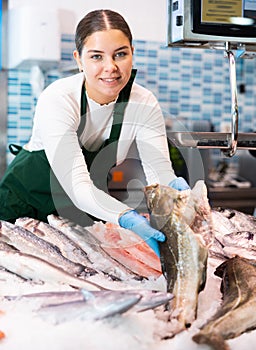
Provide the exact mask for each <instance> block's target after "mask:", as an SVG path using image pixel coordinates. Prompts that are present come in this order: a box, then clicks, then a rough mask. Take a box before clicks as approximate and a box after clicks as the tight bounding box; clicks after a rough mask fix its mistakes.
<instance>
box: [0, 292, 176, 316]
mask: <svg viewBox="0 0 256 350" xmlns="http://www.w3.org/2000/svg"><path fill="white" fill-rule="evenodd" d="M110 293H113V297H114V296H115V295H117V296H119V295H120V293H122V295H123V294H124V293H125V294H127V295H130V294H131V295H135V294H136V295H140V300H139V301H138V303H136V305H134V306H133V307H132V311H135V312H143V311H146V310H150V309H155V308H157V307H158V306H160V305H164V304H166V303H167V302H169V301H171V300H172V299H173V295H172V294H171V293H166V292H160V291H155V290H147V289H131V290H125V291H124V290H122V291H111V292H110V291H104V290H100V291H90V292H88V290H85V289H79V290H74V291H52V292H37V293H29V294H24V295H17V296H15V295H9V296H8V295H6V296H4V298H5V299H7V300H10V301H13V300H22V299H28V300H29V299H33V300H37V302H36V305H38V306H39V307H43V308H45V307H50V306H51V305H57V304H65V303H72V302H82V301H84V302H86V301H87V300H88V299H89V300H91V299H92V297H94V298H95V300H97V299H96V298H104V296H109V295H110Z"/></svg>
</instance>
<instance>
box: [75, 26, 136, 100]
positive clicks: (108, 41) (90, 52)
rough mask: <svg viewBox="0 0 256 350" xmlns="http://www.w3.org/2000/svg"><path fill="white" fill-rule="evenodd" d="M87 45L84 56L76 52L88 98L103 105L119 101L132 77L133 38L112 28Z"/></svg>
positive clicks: (91, 38)
mask: <svg viewBox="0 0 256 350" xmlns="http://www.w3.org/2000/svg"><path fill="white" fill-rule="evenodd" d="M84 42H85V43H84V47H83V50H82V53H81V56H80V55H79V52H78V51H77V50H76V51H74V57H75V59H76V62H77V64H78V67H79V69H80V71H82V72H83V73H84V75H85V86H86V91H87V94H88V96H89V97H90V98H91V99H93V100H94V101H95V102H97V103H99V104H101V105H102V104H107V103H110V102H112V101H115V100H116V98H117V96H118V94H119V92H120V91H121V90H122V88H123V87H124V86H125V85H126V84H127V83H128V80H129V78H130V75H131V69H132V54H133V47H132V46H131V44H130V42H129V39H128V38H127V37H126V35H125V34H124V33H123V32H122V31H121V30H118V29H108V30H105V31H102V32H95V33H93V34H91V35H90V36H89V37H88V38H86V39H85V40H84Z"/></svg>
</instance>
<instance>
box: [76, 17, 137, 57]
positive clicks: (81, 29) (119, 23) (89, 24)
mask: <svg viewBox="0 0 256 350" xmlns="http://www.w3.org/2000/svg"><path fill="white" fill-rule="evenodd" d="M108 29H118V30H121V31H122V32H123V33H124V35H125V36H126V37H127V38H128V39H129V42H130V44H131V45H132V33H131V31H130V28H129V26H128V24H127V22H126V21H125V19H124V18H123V17H122V16H121V15H120V14H119V13H117V12H115V11H112V10H94V11H91V12H89V13H88V14H87V15H86V16H85V17H83V18H82V19H81V21H80V22H79V23H78V25H77V28H76V33H75V43H76V49H77V51H78V53H79V55H81V53H82V50H83V46H84V43H85V40H86V38H87V37H88V36H90V35H92V34H93V33H95V32H99V31H104V30H108Z"/></svg>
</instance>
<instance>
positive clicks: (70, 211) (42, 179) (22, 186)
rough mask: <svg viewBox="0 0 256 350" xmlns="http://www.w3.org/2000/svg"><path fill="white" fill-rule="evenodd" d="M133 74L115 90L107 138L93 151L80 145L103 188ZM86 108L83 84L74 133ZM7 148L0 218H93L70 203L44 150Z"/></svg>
mask: <svg viewBox="0 0 256 350" xmlns="http://www.w3.org/2000/svg"><path fill="white" fill-rule="evenodd" d="M135 75H136V70H132V74H131V77H130V80H129V82H128V83H127V84H126V86H125V87H124V88H123V89H122V90H121V92H120V94H119V97H118V99H117V102H116V104H115V107H114V114H113V124H112V128H111V132H110V137H109V139H107V140H105V141H104V143H103V144H102V145H101V147H100V148H99V149H98V150H97V151H95V152H90V151H88V150H86V149H85V148H84V147H83V145H81V148H82V151H83V155H84V158H85V162H86V164H87V166H88V169H89V170H90V177H91V179H92V180H93V182H94V183H95V185H96V186H97V187H98V188H100V189H102V190H104V191H107V177H108V173H109V170H110V169H111V168H112V167H113V166H114V165H115V163H116V152H117V143H118V139H119V136H120V132H121V127H122V121H123V116H124V111H125V108H126V106H127V102H128V100H129V97H130V92H131V87H132V84H133V81H134V78H135ZM86 108H87V100H86V94H85V89H84V88H83V89H82V94H81V122H80V125H79V128H78V131H77V133H78V137H79V136H80V135H81V133H82V131H83V130H84V127H85V122H86V120H85V119H86V118H85V116H86ZM9 148H10V151H11V152H12V153H13V154H15V155H16V157H15V158H14V159H13V161H12V162H11V164H10V165H9V166H8V168H7V170H6V173H5V175H4V176H3V178H2V180H1V182H0V219H1V220H6V221H10V222H14V221H15V220H16V219H17V218H19V217H24V216H28V217H31V218H35V219H38V220H41V221H45V222H47V215H49V214H56V215H60V216H64V217H66V218H69V219H70V220H73V221H74V222H76V223H78V224H81V225H84V226H86V225H90V224H92V222H93V220H96V218H92V217H90V216H88V215H86V213H85V212H83V211H81V210H79V209H78V208H76V207H75V206H74V205H73V203H72V202H71V200H70V199H69V197H68V196H67V195H66V193H65V192H64V190H63V189H62V187H61V185H60V184H59V182H58V180H57V179H56V177H55V176H54V174H53V172H52V171H51V168H50V165H49V162H48V160H47V157H46V155H45V151H44V150H41V151H33V152H29V151H27V150H25V149H23V148H22V147H20V146H16V145H10V147H9ZM105 150H106V151H105Z"/></svg>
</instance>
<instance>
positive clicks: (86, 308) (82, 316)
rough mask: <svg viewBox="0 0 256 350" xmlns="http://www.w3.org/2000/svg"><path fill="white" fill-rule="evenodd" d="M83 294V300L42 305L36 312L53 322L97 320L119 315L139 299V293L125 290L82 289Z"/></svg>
mask: <svg viewBox="0 0 256 350" xmlns="http://www.w3.org/2000/svg"><path fill="white" fill-rule="evenodd" d="M83 294H84V300H77V301H70V302H64V303H56V304H49V305H46V306H42V307H40V308H39V309H38V310H37V314H38V315H39V316H40V317H42V318H44V319H46V320H49V321H51V322H52V323H54V324H59V323H63V322H67V321H71V320H74V319H79V320H93V321H97V320H100V319H104V318H107V317H111V316H114V315H117V314H118V315H120V314H122V313H124V312H126V311H128V310H129V309H131V308H132V307H133V306H134V305H135V304H137V303H138V302H139V301H140V299H141V295H140V294H136V293H126V292H125V291H116V292H113V291H104V292H102V293H101V294H96V295H95V294H93V293H91V292H88V291H86V290H84V291H83Z"/></svg>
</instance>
